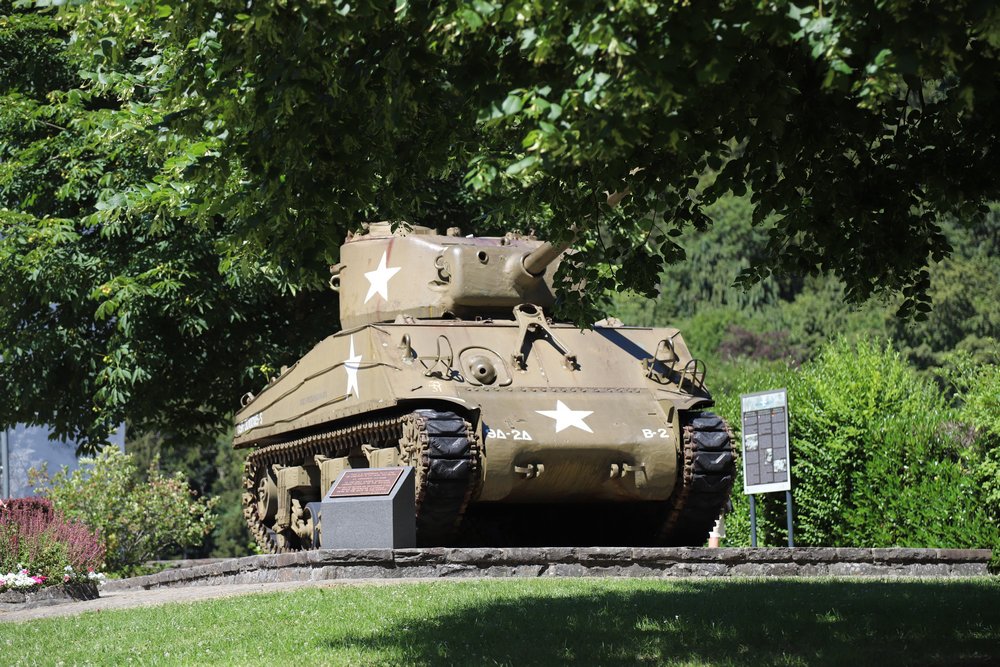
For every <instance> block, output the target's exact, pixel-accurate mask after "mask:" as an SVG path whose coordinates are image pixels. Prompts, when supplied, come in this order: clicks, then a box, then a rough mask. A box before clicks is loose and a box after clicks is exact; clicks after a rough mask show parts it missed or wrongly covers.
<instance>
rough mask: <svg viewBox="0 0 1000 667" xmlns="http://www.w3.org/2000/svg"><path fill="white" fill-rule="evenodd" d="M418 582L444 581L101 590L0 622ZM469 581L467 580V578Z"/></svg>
mask: <svg viewBox="0 0 1000 667" xmlns="http://www.w3.org/2000/svg"><path fill="white" fill-rule="evenodd" d="M418 581H440V580H439V579H424V578H408V579H351V580H334V579H330V580H325V581H287V582H280V583H264V584H223V585H217V586H183V587H176V588H156V589H151V590H124V591H101V596H100V597H99V598H98V599H96V600H82V601H79V602H65V603H62V604H57V605H51V606H47V607H35V608H33V609H19V610H16V611H0V623H19V622H23V621H33V620H35V619H39V618H59V617H63V616H75V615H77V614H83V613H85V612H88V611H96V612H100V611H112V610H115V609H133V608H135V607H153V606H156V605H162V604H171V603H185V602H199V601H201V600H213V599H216V598H227V597H233V596H237V595H254V594H258V593H274V592H284V591H293V590H298V589H300V588H333V587H336V586H360V585H376V586H391V585H395V584H406V583H413V582H418ZM466 581H467V579H466Z"/></svg>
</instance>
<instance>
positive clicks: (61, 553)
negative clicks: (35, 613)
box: [0, 498, 104, 603]
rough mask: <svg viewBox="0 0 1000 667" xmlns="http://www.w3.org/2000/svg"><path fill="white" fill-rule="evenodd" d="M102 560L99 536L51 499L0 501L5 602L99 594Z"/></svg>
mask: <svg viewBox="0 0 1000 667" xmlns="http://www.w3.org/2000/svg"><path fill="white" fill-rule="evenodd" d="M103 560H104V549H103V547H102V546H101V544H100V542H99V540H98V539H97V535H95V534H94V532H93V531H91V530H90V529H89V528H87V527H86V526H85V525H83V524H82V523H79V522H75V521H68V520H66V519H65V518H64V517H63V516H62V514H60V513H59V512H57V511H56V510H55V509H54V508H53V507H52V503H51V502H49V501H48V500H47V499H45V498H21V499H15V500H9V501H5V502H4V501H0V602H8V603H10V602H13V603H23V602H27V601H29V598H39V599H57V598H68V599H90V598H94V597H97V586H98V584H99V583H100V582H101V581H102V580H103V575H101V574H98V573H97V572H96V569H97V568H98V567H99V566H100V565H101V563H102V562H103ZM50 589H51V590H50ZM42 591H48V592H47V593H46V594H44V595H41V594H40V593H41V592H42Z"/></svg>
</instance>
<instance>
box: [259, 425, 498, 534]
mask: <svg viewBox="0 0 1000 667" xmlns="http://www.w3.org/2000/svg"><path fill="white" fill-rule="evenodd" d="M459 423H460V424H461V428H460V427H459ZM369 443H382V444H383V445H387V446H394V445H396V444H397V443H398V444H399V446H400V448H401V449H402V452H401V454H402V457H403V459H404V461H406V462H407V463H409V464H410V465H414V467H415V468H416V480H415V481H416V484H417V491H416V503H417V504H416V510H417V536H418V539H419V540H420V541H421V542H425V541H428V540H431V541H433V540H439V539H440V540H444V539H448V538H450V537H451V535H452V534H453V533H454V531H455V529H456V528H457V526H458V524H459V522H460V521H461V518H462V515H463V514H464V512H465V507H466V505H467V504H468V501H469V499H470V498H471V497H472V494H473V492H474V491H475V488H476V484H477V482H478V481H479V448H478V446H477V444H476V438H475V434H474V433H473V431H472V426H471V425H470V423H469V422H468V421H466V420H464V419H463V418H461V417H460V416H459V415H457V414H455V413H453V412H447V411H437V410H417V411H415V412H413V413H411V414H404V415H398V416H394V417H387V418H385V419H380V420H374V421H369V422H363V423H361V424H356V425H354V426H348V427H344V428H341V429H336V430H332V431H328V432H326V433H320V434H316V435H311V436H307V437H304V438H300V439H298V440H292V441H289V442H282V443H277V444H272V445H266V446H264V447H261V448H259V449H256V450H254V451H253V452H251V453H250V454H249V455H248V456H247V460H246V463H245V464H244V473H243V486H244V492H243V516H244V518H245V519H246V522H247V526H248V527H249V529H250V534H251V535H253V537H254V539H255V540H256V541H257V544H258V545H260V548H261V549H262V550H264V551H265V552H268V553H286V552H292V551H300V550H301V549H299V548H297V547H294V546H289V545H288V543H287V541H286V540H284V539H283V538H281V537H280V536H278V535H276V534H275V533H274V531H272V530H271V529H270V528H269V527H268V526H266V525H265V524H264V523H263V522H262V521H261V520H260V519H259V517H258V515H257V481H258V479H259V475H260V473H261V470H262V469H263V468H266V466H270V465H272V464H274V463H279V464H283V465H301V464H302V463H303V462H308V461H311V460H312V459H313V457H314V456H316V455H317V454H322V455H324V456H331V457H335V456H347V455H348V454H349V453H350V452H351V450H352V449H354V448H355V447H360V446H361V445H364V444H369ZM462 485H464V486H462ZM459 486H462V489H461V492H459V490H458V487H459ZM449 513H450V516H449ZM422 531H423V532H424V533H426V535H424V534H422Z"/></svg>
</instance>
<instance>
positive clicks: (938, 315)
mask: <svg viewBox="0 0 1000 667" xmlns="http://www.w3.org/2000/svg"><path fill="white" fill-rule="evenodd" d="M998 49H1000V8H997V7H996V6H994V3H988V2H981V1H980V0H957V1H956V2H951V3H948V6H947V7H944V6H931V5H929V4H926V3H911V2H906V1H904V0H879V1H878V2H876V1H874V0H868V1H862V2H851V3H817V4H816V5H809V6H805V5H797V4H795V3H793V2H789V1H787V0H779V1H777V2H768V3H747V2H742V1H738V0H720V1H718V2H697V3H687V2H675V3H652V2H646V1H645V0H619V1H617V2H611V3H607V2H597V1H596V0H593V1H591V0H584V1H582V2H572V3H568V2H561V1H553V0H547V1H545V2H540V1H536V0H519V1H512V2H491V1H490V0H474V1H466V0H452V1H449V2H438V3H421V4H412V3H409V2H408V1H407V0H395V1H392V2H386V1H378V0H361V1H358V2H351V3H347V2H345V1H343V0H333V1H331V2H325V1H324V2H319V1H317V0H289V1H288V2H282V3H271V2H259V3H250V4H247V3H246V2H243V1H239V2H237V1H236V0H162V1H159V2H148V1H147V2H143V1H139V0H102V1H101V2H88V3H51V2H48V1H46V2H37V3H35V2H31V1H18V2H14V1H12V0H0V396H3V397H4V400H2V401H0V423H2V424H12V423H17V422H26V423H33V424H50V425H52V426H53V427H54V428H55V430H56V433H57V434H58V435H60V436H70V437H74V438H77V439H78V440H79V441H80V442H81V443H82V447H83V448H84V449H89V450H95V449H96V448H97V447H99V446H100V445H101V444H102V443H103V442H105V441H106V439H107V436H108V434H109V433H110V432H111V430H113V428H114V427H116V426H117V425H118V424H119V423H121V422H122V421H125V420H127V421H128V424H129V432H130V433H131V434H132V435H131V438H132V441H131V442H130V447H131V448H132V449H134V450H135V451H136V453H137V456H139V457H140V458H141V459H142V463H143V464H145V463H148V462H149V461H153V460H155V459H156V456H157V455H159V460H160V465H161V466H163V467H165V468H167V469H168V470H169V471H174V470H180V471H182V472H183V474H184V475H185V476H186V477H187V478H188V479H189V480H191V483H192V484H193V486H194V487H195V488H196V489H197V491H198V492H199V493H203V494H212V495H220V494H224V495H225V496H226V500H225V502H224V503H223V505H224V506H226V507H231V508H233V511H232V515H231V516H228V518H227V516H223V517H221V518H220V521H219V527H218V528H217V531H216V533H215V536H214V537H213V538H212V539H213V542H212V544H213V547H212V548H215V549H217V550H221V551H226V552H237V551H240V550H242V549H244V548H245V535H244V534H243V533H241V532H240V528H239V527H238V524H239V515H238V510H236V509H235V508H236V507H237V501H238V497H239V494H240V489H239V483H238V479H239V457H238V456H237V455H235V454H233V453H232V452H231V451H229V450H228V449H227V446H226V437H225V429H226V427H227V425H228V423H229V421H230V416H231V412H232V411H233V409H234V408H235V407H236V402H237V398H238V397H239V396H240V395H241V394H242V393H243V392H244V391H246V390H247V389H252V388H255V387H257V386H260V385H261V384H263V383H264V382H265V381H266V380H267V378H268V377H269V376H270V375H271V374H272V373H273V369H274V368H276V367H279V366H280V365H282V364H284V363H288V362H289V361H291V360H294V359H296V358H298V357H299V356H300V355H301V354H302V353H303V352H304V351H305V350H307V349H308V348H309V347H310V346H311V345H312V344H313V343H315V342H316V341H317V340H319V339H320V338H321V337H323V336H324V335H327V334H329V333H332V332H333V331H335V330H336V329H337V326H338V324H337V302H336V298H335V297H334V296H333V295H331V294H330V293H329V292H327V291H326V290H324V281H325V278H326V276H327V275H328V274H327V272H326V266H327V264H330V263H333V262H335V261H336V260H337V254H338V250H337V248H338V246H339V244H340V242H341V240H342V238H343V237H344V235H345V233H347V232H348V231H350V230H353V229H357V228H358V226H359V225H360V223H361V222H362V221H365V220H372V219H391V220H404V219H405V220H409V221H412V222H417V223H422V224H428V225H430V226H432V227H437V228H444V227H447V226H451V225H457V226H459V227H462V228H463V229H464V231H466V232H476V233H495V232H503V231H505V230H508V229H519V230H522V231H527V230H531V229H533V230H536V231H537V232H538V233H539V235H540V236H542V237H545V238H553V239H562V238H567V237H568V236H569V235H570V234H572V233H576V234H577V235H578V236H577V240H576V244H575V246H576V249H577V251H578V252H577V254H576V255H575V259H574V261H571V262H564V263H563V266H564V271H565V272H566V273H567V278H570V279H571V280H570V283H569V284H577V285H583V284H585V285H586V289H585V290H582V291H579V292H576V293H572V294H570V295H568V297H567V298H564V299H563V300H562V301H561V305H562V312H561V315H562V316H564V317H568V318H571V319H573V320H574V321H577V322H579V323H581V324H586V323H588V322H593V321H594V320H595V319H597V317H598V313H599V312H601V311H603V310H605V309H608V308H609V309H610V310H611V312H613V313H615V314H617V315H618V316H619V317H621V318H622V319H623V320H625V321H627V322H628V323H630V324H656V325H663V324H668V323H669V324H674V325H680V326H681V327H682V329H683V330H684V331H685V335H686V338H687V340H688V341H689V344H690V345H691V347H692V348H693V349H694V350H695V351H696V352H697V353H698V354H699V355H700V356H702V357H704V358H706V359H707V360H709V362H710V368H711V375H710V376H709V382H710V384H711V385H712V386H713V388H714V390H715V392H716V393H717V394H718V395H719V396H720V397H721V405H722V409H723V411H726V410H730V409H731V408H728V407H726V406H727V403H726V401H729V400H732V398H733V396H735V395H736V394H738V393H739V391H742V390H744V389H748V388H760V387H761V386H762V385H770V384H772V383H774V382H778V383H780V384H784V385H787V386H789V387H795V388H796V394H801V397H800V398H794V397H793V401H802V402H801V403H797V404H793V410H797V409H799V407H798V406H801V412H800V415H801V419H802V422H801V423H800V424H799V425H797V426H796V428H797V429H799V428H801V430H800V431H798V433H799V435H801V437H802V439H803V440H802V446H803V447H804V448H806V451H803V452H802V453H801V455H800V458H799V460H801V461H803V462H804V467H803V472H804V471H805V470H806V469H808V470H809V471H810V474H811V475H815V476H816V479H817V480H820V479H822V480H825V481H824V485H833V486H832V487H830V488H831V489H835V490H836V497H837V498H839V499H840V500H839V501H838V502H841V503H842V504H841V505H840V506H839V508H840V513H839V514H838V516H837V517H832V516H826V517H819V516H817V517H811V515H809V514H808V512H810V511H813V510H812V509H808V508H810V507H812V503H810V502H807V501H808V498H804V499H803V503H802V504H803V509H802V512H803V514H802V520H803V521H804V522H806V523H803V535H805V536H807V538H808V539H814V540H816V541H819V542H821V541H824V540H827V541H833V542H840V541H845V540H857V539H861V536H860V534H859V533H857V532H851V531H856V530H858V528H857V526H859V525H862V524H863V523H864V522H865V521H868V520H870V515H871V512H873V511H874V510H873V509H871V508H873V507H875V501H874V500H871V499H870V498H869V499H866V497H865V496H864V495H863V494H866V493H875V492H876V491H875V490H873V487H872V481H873V480H875V479H876V478H877V477H878V475H879V474H889V471H890V468H887V467H885V466H888V465H889V463H887V462H886V461H883V460H882V459H877V458H872V457H873V447H872V446H871V444H870V443H871V442H876V441H877V442H880V443H882V449H880V450H879V451H886V452H894V455H893V456H892V457H890V459H889V460H891V461H895V462H898V461H900V460H906V461H911V460H913V461H917V462H920V466H918V468H919V472H914V473H913V475H915V477H913V478H912V479H911V478H909V477H906V476H905V475H903V476H902V477H900V476H899V475H897V477H898V478H899V479H906V480H909V482H908V484H907V486H906V487H905V489H904V488H902V487H899V488H897V487H887V488H885V489H884V490H879V493H881V495H882V497H889V498H899V502H900V503H901V505H900V508H899V512H900V514H899V516H900V517H905V519H903V518H901V519H900V525H902V526H906V527H907V530H906V534H907V535H908V536H909V537H908V539H916V538H915V537H914V535H915V533H914V532H913V530H915V528H914V527H915V526H916V525H918V524H919V525H921V526H924V527H925V528H926V526H927V524H926V521H928V520H929V518H928V516H929V515H934V516H940V515H941V514H940V511H939V510H940V508H939V506H938V505H934V504H931V505H929V506H928V507H923V508H921V507H920V502H918V501H917V500H916V499H917V498H918V496H914V495H913V493H915V492H914V491H912V489H913V488H926V489H931V488H933V489H937V488H938V487H934V486H933V485H931V486H926V485H928V484H931V482H934V483H935V484H937V483H940V484H944V482H943V481H941V480H945V481H947V480H954V481H955V484H954V485H951V484H949V485H948V488H949V489H951V488H952V487H954V489H958V490H955V491H954V493H952V494H951V495H945V496H942V497H946V498H948V499H950V500H949V502H950V503H951V504H952V506H954V507H959V508H964V509H962V510H961V511H962V512H963V513H965V514H968V516H970V517H974V518H972V519H970V521H971V523H970V524H969V525H970V526H971V525H975V526H977V528H975V529H974V530H973V529H972V528H970V531H971V532H969V533H968V536H967V539H966V538H962V539H965V540H966V542H968V543H970V544H971V543H973V542H975V543H979V542H980V541H982V540H986V539H991V538H990V537H989V536H990V535H991V534H995V533H989V531H988V529H987V528H981V527H982V526H984V525H986V524H983V523H982V521H985V519H982V517H992V519H990V520H991V521H993V522H994V523H993V524H991V525H993V526H994V527H995V525H996V524H995V520H996V500H997V498H996V496H997V489H996V487H995V485H994V486H991V485H990V484H987V483H984V484H983V485H982V487H981V489H980V495H978V496H976V497H975V502H973V501H971V500H969V498H968V497H966V496H965V495H963V494H964V493H965V491H961V489H967V486H963V485H962V484H964V483H965V482H964V481H963V480H967V479H970V478H977V477H975V476H976V475H982V476H983V477H982V479H987V480H988V479H989V474H990V471H992V473H993V474H994V478H995V473H996V472H997V465H998V455H997V453H996V438H995V434H996V428H995V427H996V419H997V417H996V415H997V407H996V400H995V396H996V394H995V392H994V393H992V394H991V393H990V391H992V389H993V388H995V387H996V379H995V378H996V376H995V372H996V371H995V369H996V362H997V347H996V346H997V343H996V340H997V337H998V321H1000V315H998V303H1000V298H998V297H1000V293H998V291H1000V271H998V265H997V250H998V248H997V245H998V243H1000V241H998V236H1000V235H998V215H1000V214H998V212H997V210H996V209H991V208H990V205H991V202H995V201H998V200H1000V174H998V173H997V166H996V165H998V164H1000V160H998V159H997V151H998V146H1000V141H998V139H1000V136H998V130H1000V120H998V119H1000V117H998V116H997V114H996V113H995V109H996V106H997V101H998V99H997V98H998V94H1000V51H998ZM571 228H572V229H574V230H575V232H571V231H570V230H571ZM581 280H585V281H586V282H585V283H583V282H580V281H581ZM734 282H735V283H737V284H739V285H740V287H741V289H733V287H732V285H733V284H734ZM638 295H641V296H638ZM845 303H846V304H850V305H849V306H848V305H845ZM932 304H933V306H934V307H933V309H932ZM897 316H902V317H897ZM831 341H839V342H834V343H831ZM831 345H832V347H831ZM855 345H857V347H855ZM886 374H888V376H891V377H893V378H895V379H896V380H897V381H900V382H903V381H905V382H906V383H907V385H906V386H907V387H909V388H911V389H912V390H913V391H912V394H907V395H906V396H898V395H896V394H895V393H893V392H891V391H889V390H891V389H893V387H892V386H888V385H883V384H879V382H882V381H883V378H884V377H886V376H887V375H886ZM911 376H912V377H911ZM824 377H825V378H827V379H826V380H823V379H820V378H824ZM828 391H829V392H833V393H832V394H829V395H828V394H827V393H826V392H828ZM838 396H840V399H838ZM864 396H871V397H874V398H872V399H871V401H874V403H858V404H857V405H855V404H853V403H849V402H847V403H844V402H840V403H837V401H838V400H841V401H849V400H857V401H861V400H862V399H861V397H864ZM876 399H877V400H876ZM830 401H833V402H834V403H836V405H837V406H839V407H838V408H837V409H836V410H834V409H833V407H832V405H833V404H829V402H830ZM878 401H885V405H884V406H882V407H879V406H877V405H875V403H877V402H878ZM893 401H895V402H893ZM828 404H829V405H828ZM918 405H923V406H926V409H925V410H918V409H917V407H916V406H918ZM831 410H832V411H833V412H831ZM882 410H884V411H886V412H888V413H891V414H892V415H896V414H903V415H911V416H913V419H914V420H916V421H915V422H914V423H913V428H912V429H909V430H907V428H905V426H904V425H902V424H900V423H895V422H893V423H892V424H887V425H886V426H885V427H884V429H883V430H879V431H878V432H876V433H867V432H864V433H860V434H855V435H853V436H850V437H848V436H847V435H846V434H847V432H848V431H849V429H848V430H844V429H841V428H840V423H839V422H838V423H837V425H836V426H831V425H829V424H824V423H823V421H822V419H821V418H820V417H817V418H816V419H813V418H812V416H811V415H819V416H822V415H827V414H837V415H840V418H842V419H845V420H851V419H877V418H878V415H879V414H881V413H882ZM894 418H895V417H894ZM890 421H891V420H890ZM866 423H867V422H866ZM918 425H919V428H918ZM844 428H845V429H846V428H847V427H846V426H845V427H844ZM857 428H861V427H860V426H858V427H857ZM873 428H874V427H873ZM879 428H882V427H879ZM991 433H992V434H994V435H990V434H991ZM963 434H964V435H963ZM831 443H833V444H831ZM863 443H864V444H863ZM828 445H829V446H830V447H831V448H832V450H831V451H826V449H825V448H826V447H827V446H828ZM810 447H812V448H814V450H815V451H814V450H810V449H809V448H810ZM924 448H929V449H926V450H925V449H924ZM833 450H836V451H833ZM812 451H814V453H815V458H810V456H811V455H810V454H808V453H807V452H812ZM916 453H920V455H917V454H916ZM904 454H905V456H904ZM914 456H916V458H913V457H914ZM810 461H811V463H810ZM880 461H881V463H880ZM938 464H940V465H941V466H943V467H942V468H941V470H940V471H939V473H935V474H930V473H928V472H927V471H926V470H925V469H924V467H921V466H929V465H938ZM904 465H909V464H904ZM808 466H812V467H811V468H808ZM830 466H839V467H840V468H838V469H836V470H833V469H830ZM844 466H846V468H844ZM879 466H882V467H881V468H880V467H879ZM142 467H143V466H140V468H142ZM891 469H892V470H896V469H895V468H891ZM866 471H867V472H866ZM984 471H985V472H984ZM896 472H898V470H896ZM960 473H961V474H965V473H968V474H969V475H972V477H968V476H966V477H963V478H962V479H961V480H960V479H959V475H960ZM866 475H867V476H866ZM928 475H929V476H928ZM899 479H894V480H893V483H894V484H895V483H896V482H898V481H899ZM928 480H930V481H928ZM910 482H912V483H910ZM960 482H961V483H960ZM816 483H819V482H818V481H817V482H816ZM807 484H808V482H805V481H804V482H803V489H806V488H807ZM823 488H827V487H826V486H824V487H823ZM831 492H833V491H831ZM938 492H939V490H935V493H938ZM802 493H803V494H806V495H808V494H807V491H805V490H803V492H802ZM815 493H819V491H818V490H817V491H816V492H815ZM949 493H951V492H949ZM859 494H861V495H859ZM955 494H957V495H955ZM919 497H922V496H919ZM934 502H935V503H936V502H938V501H937V500H935V501H934ZM963 503H964V504H963ZM976 505H981V508H980V509H979V510H976V512H978V513H976V512H973V509H974V506H976ZM866 508H868V509H866ZM933 508H937V509H933ZM769 511H770V510H769ZM831 511H832V510H831ZM956 511H958V510H956ZM866 512H868V514H866ZM921 512H924V514H920V513H921ZM969 512H972V514H969ZM965 514H963V515H965ZM835 519H836V520H835ZM838 521H839V522H840V523H838ZM843 522H847V523H843ZM980 528H981V530H980ZM926 529H927V530H928V531H929V530H931V529H930V528H926ZM976 531H979V532H976ZM984 531H985V532H984ZM918 534H920V535H923V536H924V537H922V538H921V539H924V540H926V541H934V540H936V541H937V542H948V541H949V540H950V541H953V542H957V541H961V540H959V538H958V537H957V536H956V535H955V534H953V533H947V534H936V533H933V534H932V533H931V532H926V533H918ZM804 539H805V538H804ZM866 539H868V540H869V541H871V540H877V541H879V543H882V542H883V541H891V540H901V539H903V538H902V537H900V536H899V535H898V534H895V533H893V534H888V533H887V534H884V535H869V536H867V538H866ZM949 543H950V542H949Z"/></svg>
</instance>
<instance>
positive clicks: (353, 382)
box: [344, 336, 361, 398]
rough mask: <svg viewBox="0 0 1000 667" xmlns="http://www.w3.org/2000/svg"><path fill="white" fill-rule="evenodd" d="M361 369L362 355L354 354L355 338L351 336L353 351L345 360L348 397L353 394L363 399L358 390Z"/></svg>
mask: <svg viewBox="0 0 1000 667" xmlns="http://www.w3.org/2000/svg"><path fill="white" fill-rule="evenodd" d="M359 368H361V355H360V354H355V353H354V336H351V351H350V353H349V354H348V355H347V359H345V360H344V370H345V371H347V395H348V396H350V395H351V394H353V395H354V396H356V397H357V398H361V393H360V391H359V390H358V369H359Z"/></svg>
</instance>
